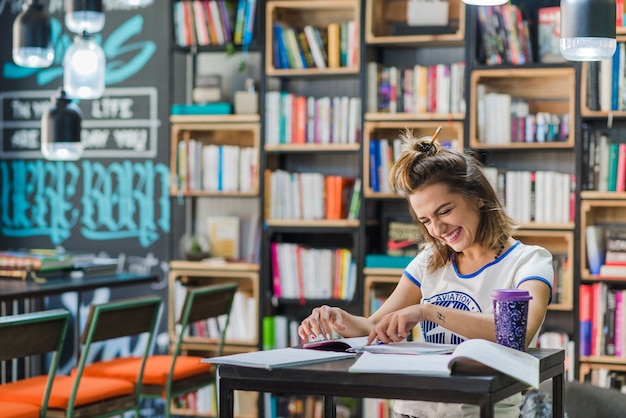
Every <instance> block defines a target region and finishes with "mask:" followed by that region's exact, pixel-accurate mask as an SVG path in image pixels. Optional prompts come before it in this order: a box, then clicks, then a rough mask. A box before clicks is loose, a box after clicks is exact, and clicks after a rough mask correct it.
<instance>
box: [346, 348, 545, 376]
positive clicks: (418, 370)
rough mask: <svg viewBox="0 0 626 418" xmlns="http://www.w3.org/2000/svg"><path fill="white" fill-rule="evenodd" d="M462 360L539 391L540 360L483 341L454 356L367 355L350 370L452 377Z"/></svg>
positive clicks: (358, 359)
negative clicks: (453, 369) (506, 376)
mask: <svg viewBox="0 0 626 418" xmlns="http://www.w3.org/2000/svg"><path fill="white" fill-rule="evenodd" d="M459 360H473V361H475V362H478V363H481V364H483V365H485V366H488V367H490V368H492V369H495V370H498V371H499V372H502V373H504V374H507V375H509V376H511V377H513V378H515V379H517V380H519V381H520V382H522V383H525V384H527V385H529V386H532V387H534V388H539V383H540V373H539V359H538V358H536V357H535V356H533V355H532V354H529V353H525V352H522V351H519V350H515V349H513V348H510V347H506V346H503V345H500V344H497V343H495V342H491V341H487V340H483V339H471V340H466V341H464V342H462V343H461V344H459V345H458V346H456V348H455V349H454V351H453V352H452V354H424V355H406V354H373V353H370V352H364V353H363V354H361V356H360V357H358V358H357V360H356V361H355V362H354V364H353V365H352V366H350V369H349V370H350V371H351V372H355V373H394V374H441V375H449V374H451V373H452V368H453V366H454V364H455V363H456V362H457V361H459Z"/></svg>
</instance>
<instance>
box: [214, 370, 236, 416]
mask: <svg viewBox="0 0 626 418" xmlns="http://www.w3.org/2000/svg"><path fill="white" fill-rule="evenodd" d="M217 381H218V383H217V391H218V398H219V401H218V403H217V409H218V410H219V417H220V418H233V416H234V414H235V409H234V408H235V390H234V389H233V388H232V387H230V385H228V384H226V383H224V381H223V380H222V379H220V378H219V376H218V378H217Z"/></svg>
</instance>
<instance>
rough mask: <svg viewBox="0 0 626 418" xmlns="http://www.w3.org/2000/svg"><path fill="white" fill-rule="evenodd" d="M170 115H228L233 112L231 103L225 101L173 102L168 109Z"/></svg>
mask: <svg viewBox="0 0 626 418" xmlns="http://www.w3.org/2000/svg"><path fill="white" fill-rule="evenodd" d="M170 113H171V114H172V115H230V114H232V113H233V105H232V104H230V103H226V102H215V103H204V104H180V103H175V104H173V105H172V107H171V109H170Z"/></svg>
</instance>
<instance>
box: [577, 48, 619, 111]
mask: <svg viewBox="0 0 626 418" xmlns="http://www.w3.org/2000/svg"><path fill="white" fill-rule="evenodd" d="M625 77H626V43H624V42H618V43H617V47H616V49H615V53H614V54H613V57H612V58H609V59H606V60H602V61H590V62H588V63H587V79H586V80H585V82H586V84H587V95H586V97H585V100H586V101H587V108H588V109H589V110H600V111H610V110H617V111H624V110H626V85H625V84H626V83H624V78H625Z"/></svg>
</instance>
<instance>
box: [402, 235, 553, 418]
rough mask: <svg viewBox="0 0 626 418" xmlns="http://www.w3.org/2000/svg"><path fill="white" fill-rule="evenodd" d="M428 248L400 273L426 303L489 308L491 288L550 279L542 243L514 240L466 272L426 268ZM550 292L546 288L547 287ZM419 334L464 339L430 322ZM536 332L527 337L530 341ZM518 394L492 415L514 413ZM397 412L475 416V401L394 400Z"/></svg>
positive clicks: (451, 340) (450, 265) (453, 268)
mask: <svg viewBox="0 0 626 418" xmlns="http://www.w3.org/2000/svg"><path fill="white" fill-rule="evenodd" d="M430 254H431V250H430V249H429V248H426V249H425V250H424V251H422V252H420V253H419V254H418V255H417V256H416V257H415V258H414V259H413V260H412V261H411V263H409V265H408V266H407V267H406V269H405V271H404V274H405V275H406V276H407V277H408V278H409V279H411V280H412V281H413V282H414V283H415V284H416V285H417V286H419V287H420V288H421V291H422V301H421V303H432V304H435V305H438V306H445V307H449V308H454V309H461V310H466V311H471V312H483V313H491V312H493V301H492V300H491V292H492V291H493V290H494V289H514V288H517V287H518V286H519V285H520V284H521V283H522V282H524V281H526V280H541V281H543V282H544V283H546V284H547V285H548V286H549V287H550V291H552V284H553V282H554V268H553V267H552V255H551V254H550V253H549V252H548V251H547V250H545V249H544V248H542V247H539V246H534V245H524V244H522V243H521V242H519V241H516V242H515V244H514V245H513V246H511V248H509V249H508V250H507V251H506V252H505V253H504V254H502V255H501V256H500V257H498V259H497V260H494V261H492V262H490V263H488V264H486V265H484V266H483V267H482V268H481V269H479V270H478V271H476V272H475V273H472V274H460V273H459V272H458V270H457V268H456V264H455V263H454V262H452V263H448V264H447V265H446V266H444V267H443V268H441V269H439V270H437V271H435V272H432V273H429V270H428V260H429V258H430ZM551 293H552V292H551ZM420 327H421V330H420V331H421V332H420V338H424V339H425V340H426V341H429V342H435V343H441V344H459V343H461V342H463V341H464V340H465V339H466V338H465V337H464V336H462V335H458V334H455V333H452V332H451V331H449V330H447V329H446V328H444V327H442V326H440V325H437V324H435V323H433V322H430V321H425V322H422V323H421V324H420ZM536 338H537V335H535V336H534V338H533V343H534V341H535V340H536ZM520 399H521V395H520V394H518V395H513V396H511V397H509V398H506V399H504V400H502V401H500V402H498V403H497V404H496V409H495V411H496V416H497V417H519V405H518V404H519V401H520ZM394 410H395V411H396V412H398V413H401V414H405V415H411V416H414V417H419V418H422V417H437V418H441V417H478V416H479V415H480V414H479V408H478V407H477V406H475V405H463V404H450V403H438V402H423V401H402V400H398V401H396V402H395V404H394Z"/></svg>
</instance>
